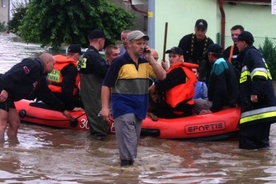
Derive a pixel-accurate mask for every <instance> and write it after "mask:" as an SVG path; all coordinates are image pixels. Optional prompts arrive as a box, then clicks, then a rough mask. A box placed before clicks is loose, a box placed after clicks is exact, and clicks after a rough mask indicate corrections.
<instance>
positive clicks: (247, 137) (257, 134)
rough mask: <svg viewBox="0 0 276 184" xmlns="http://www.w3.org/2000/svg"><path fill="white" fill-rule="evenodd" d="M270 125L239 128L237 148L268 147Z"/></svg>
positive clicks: (263, 124) (260, 124) (261, 124)
mask: <svg viewBox="0 0 276 184" xmlns="http://www.w3.org/2000/svg"><path fill="white" fill-rule="evenodd" d="M270 126H271V123H259V124H253V125H248V126H243V127H240V132H239V148H241V149H260V148H266V147H269V134H270Z"/></svg>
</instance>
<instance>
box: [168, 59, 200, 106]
mask: <svg viewBox="0 0 276 184" xmlns="http://www.w3.org/2000/svg"><path fill="white" fill-rule="evenodd" d="M179 67H181V68H182V70H183V72H184V73H185V74H186V82H185V83H183V84H179V85H177V86H175V87H173V88H171V89H170V90H168V91H166V94H165V95H166V102H167V104H169V105H170V106H171V107H172V108H175V107H176V106H177V105H178V104H179V103H181V102H183V101H187V104H190V105H193V104H194V100H193V96H194V93H195V91H194V89H195V84H196V81H197V78H196V75H195V74H194V72H193V71H192V68H198V65H197V64H192V63H187V62H179V63H175V64H174V65H172V66H171V67H170V69H169V70H168V71H167V73H169V72H171V71H172V70H173V69H175V68H179Z"/></svg>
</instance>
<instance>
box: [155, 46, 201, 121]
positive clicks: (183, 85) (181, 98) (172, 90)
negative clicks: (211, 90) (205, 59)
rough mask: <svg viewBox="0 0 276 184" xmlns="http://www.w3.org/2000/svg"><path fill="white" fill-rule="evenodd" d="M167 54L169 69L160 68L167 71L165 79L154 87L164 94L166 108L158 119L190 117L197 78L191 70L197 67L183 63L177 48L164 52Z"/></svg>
mask: <svg viewBox="0 0 276 184" xmlns="http://www.w3.org/2000/svg"><path fill="white" fill-rule="evenodd" d="M166 53H167V54H169V61H170V68H169V69H168V70H166V66H167V65H166V64H163V65H162V66H163V67H164V69H165V70H166V71H167V77H166V79H164V80H162V81H156V83H155V85H156V87H157V88H158V89H160V90H161V91H163V92H164V94H165V102H166V107H165V110H164V112H163V113H162V114H158V117H164V118H178V117H184V116H190V115H192V114H193V113H192V109H193V105H194V101H193V96H194V93H195V90H194V89H195V84H196V81H197V78H196V76H195V74H194V72H193V71H192V68H197V67H198V65H196V64H191V63H187V62H183V51H182V49H181V48H179V47H173V48H171V49H170V50H167V51H166Z"/></svg>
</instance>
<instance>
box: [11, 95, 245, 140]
mask: <svg viewBox="0 0 276 184" xmlns="http://www.w3.org/2000/svg"><path fill="white" fill-rule="evenodd" d="M15 106H16V109H17V111H18V113H19V116H20V119H21V121H22V122H26V123H32V124H37V125H44V126H50V127H56V128H70V129H76V130H84V131H88V130H89V124H88V121H87V117H86V114H85V112H84V111H77V112H74V111H71V112H70V113H71V115H72V116H73V117H74V118H75V121H74V122H70V121H69V120H68V119H67V118H66V117H65V116H64V115H63V114H62V113H61V112H58V111H54V110H51V109H49V108H48V107H47V106H46V105H45V104H44V103H41V102H34V101H30V100H20V101H18V102H15ZM239 118H240V109H239V108H231V109H226V110H222V111H219V112H217V113H212V114H206V115H194V116H190V117H183V118H175V119H163V118H159V119H158V121H153V120H151V119H150V118H146V119H145V120H143V122H142V131H141V135H142V136H153V137H157V138H164V139H189V140H223V139H228V138H232V137H236V136H237V133H238V122H239ZM109 125H110V130H109V131H110V133H115V127H114V124H113V122H112V121H111V122H109Z"/></svg>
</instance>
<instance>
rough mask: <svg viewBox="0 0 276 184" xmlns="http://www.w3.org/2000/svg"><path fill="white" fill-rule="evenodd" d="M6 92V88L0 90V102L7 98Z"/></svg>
mask: <svg viewBox="0 0 276 184" xmlns="http://www.w3.org/2000/svg"><path fill="white" fill-rule="evenodd" d="M8 95H9V94H8V92H7V91H6V90H2V91H1V93H0V102H5V101H6V100H7V98H8Z"/></svg>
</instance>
